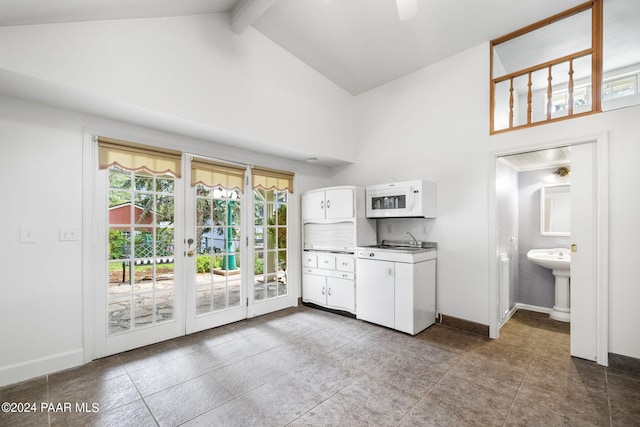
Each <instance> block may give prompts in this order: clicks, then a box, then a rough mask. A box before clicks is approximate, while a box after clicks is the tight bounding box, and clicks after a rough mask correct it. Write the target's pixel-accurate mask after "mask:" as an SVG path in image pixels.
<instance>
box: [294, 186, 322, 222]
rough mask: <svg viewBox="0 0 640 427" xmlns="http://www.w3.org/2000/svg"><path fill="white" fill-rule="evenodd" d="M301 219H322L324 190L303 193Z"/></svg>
mask: <svg viewBox="0 0 640 427" xmlns="http://www.w3.org/2000/svg"><path fill="white" fill-rule="evenodd" d="M300 203H301V205H302V220H303V221H305V220H318V219H324V211H325V205H324V203H325V201H324V190H320V191H311V192H308V193H304V194H303V195H302V197H301V202H300Z"/></svg>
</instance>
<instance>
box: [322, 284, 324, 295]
mask: <svg viewBox="0 0 640 427" xmlns="http://www.w3.org/2000/svg"><path fill="white" fill-rule="evenodd" d="M322 295H324V286H323V287H322Z"/></svg>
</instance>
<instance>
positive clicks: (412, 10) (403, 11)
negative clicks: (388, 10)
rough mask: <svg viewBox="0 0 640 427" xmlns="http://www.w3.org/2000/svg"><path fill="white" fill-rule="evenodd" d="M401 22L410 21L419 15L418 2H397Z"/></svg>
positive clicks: (397, 0) (403, 0)
mask: <svg viewBox="0 0 640 427" xmlns="http://www.w3.org/2000/svg"><path fill="white" fill-rule="evenodd" d="M396 6H398V15H399V16H400V20H401V21H408V20H409V19H412V18H413V17H414V16H416V14H417V13H418V0H396Z"/></svg>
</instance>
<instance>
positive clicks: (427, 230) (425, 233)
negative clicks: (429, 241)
mask: <svg viewBox="0 0 640 427" xmlns="http://www.w3.org/2000/svg"><path fill="white" fill-rule="evenodd" d="M422 234H424V235H425V236H426V235H427V234H429V226H428V225H423V226H422Z"/></svg>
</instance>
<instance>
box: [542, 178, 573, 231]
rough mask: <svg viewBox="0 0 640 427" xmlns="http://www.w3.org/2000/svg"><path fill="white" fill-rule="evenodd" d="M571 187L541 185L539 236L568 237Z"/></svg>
mask: <svg viewBox="0 0 640 427" xmlns="http://www.w3.org/2000/svg"><path fill="white" fill-rule="evenodd" d="M570 192H571V185H570V184H554V185H543V186H542V187H541V188H540V234H542V235H543V236H570V235H571V233H570V231H571V228H570V225H571V200H570Z"/></svg>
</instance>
